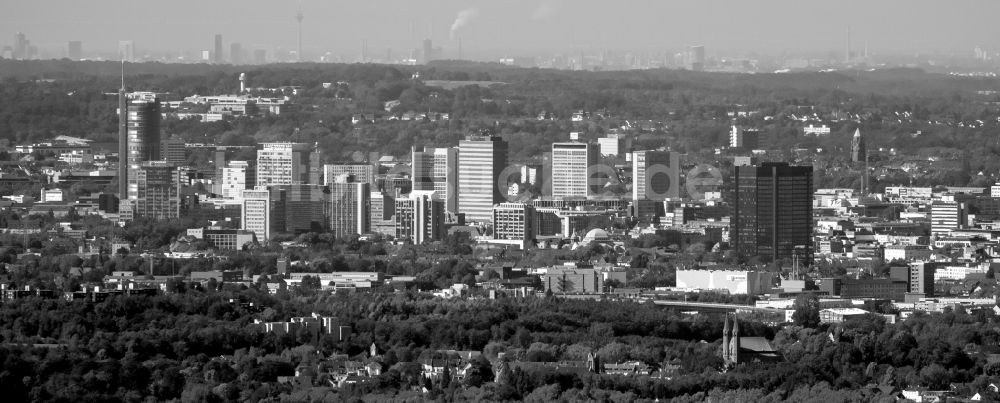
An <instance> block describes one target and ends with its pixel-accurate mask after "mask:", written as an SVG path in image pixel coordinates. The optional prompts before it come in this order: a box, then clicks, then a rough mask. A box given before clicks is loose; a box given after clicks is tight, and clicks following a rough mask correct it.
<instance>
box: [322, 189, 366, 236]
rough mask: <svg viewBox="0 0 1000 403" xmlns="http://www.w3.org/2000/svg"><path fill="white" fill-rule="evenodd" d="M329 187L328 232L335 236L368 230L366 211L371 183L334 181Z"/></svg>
mask: <svg viewBox="0 0 1000 403" xmlns="http://www.w3.org/2000/svg"><path fill="white" fill-rule="evenodd" d="M327 186H329V187H330V232H332V233H333V236H335V237H337V238H345V237H349V236H352V235H361V234H365V233H367V232H369V231H370V227H369V225H370V222H371V221H370V220H369V218H368V213H369V209H370V206H369V204H370V202H371V185H370V184H369V183H363V182H346V183H345V182H334V183H330V184H328V185H327Z"/></svg>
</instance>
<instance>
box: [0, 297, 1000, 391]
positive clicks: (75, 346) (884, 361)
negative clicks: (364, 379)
mask: <svg viewBox="0 0 1000 403" xmlns="http://www.w3.org/2000/svg"><path fill="white" fill-rule="evenodd" d="M232 301H238V302H239V303H234V302H232ZM250 302H252V303H253V304H254V305H253V306H255V307H257V308H258V309H257V310H255V311H248V310H247V308H246V306H248V304H247V303H250ZM311 312H317V313H321V314H324V315H332V316H335V317H337V318H339V319H340V320H341V321H342V322H343V323H349V324H350V325H351V326H352V328H353V330H352V335H351V337H350V338H349V339H348V340H346V341H336V340H335V339H334V338H333V337H332V335H324V336H321V337H320V338H319V339H316V338H314V337H313V336H312V335H310V334H309V333H308V332H305V333H299V334H287V335H284V336H280V337H276V336H275V335H274V334H271V333H263V332H260V331H259V330H257V329H256V328H255V327H254V326H253V325H252V321H253V319H255V318H256V319H262V320H282V319H285V318H288V317H291V316H304V315H308V314H310V313H311ZM0 323H6V324H9V326H4V327H3V328H2V329H0V343H2V344H0V362H3V368H2V371H0V388H2V390H3V391H4V393H5V396H7V397H8V398H10V399H13V400H15V401H27V400H31V401H69V400H72V401H79V400H85V401H98V400H115V401H142V400H149V399H153V400H169V399H182V400H184V401H205V400H211V401H233V400H253V401H261V400H270V401H276V400H278V399H292V400H301V399H303V398H304V397H305V395H296V393H306V392H303V391H301V390H293V389H292V388H291V387H290V386H289V385H280V384H276V383H275V382H274V381H275V379H276V377H277V376H285V375H291V374H292V373H293V372H294V371H295V369H296V368H300V367H301V366H302V365H306V366H313V365H315V364H319V363H321V361H322V360H323V358H322V357H328V356H331V355H333V354H346V355H348V356H351V357H354V356H363V355H365V353H366V351H367V349H368V348H369V346H370V345H371V344H372V343H374V344H375V345H376V346H378V348H379V349H380V351H382V353H381V357H380V361H379V363H380V365H382V366H383V367H384V369H385V371H384V372H383V373H382V375H380V376H379V377H378V379H377V381H376V382H373V383H366V384H364V385H358V386H357V387H351V388H346V389H341V390H337V391H332V390H327V392H325V393H327V395H326V398H328V399H336V400H346V399H348V398H352V397H361V396H366V399H367V400H369V401H370V400H372V399H375V400H377V399H379V396H381V398H383V399H404V398H407V397H409V398H414V399H419V400H422V399H426V398H428V397H430V398H432V399H443V400H477V401H478V400H522V399H523V400H541V399H543V398H546V396H548V397H547V398H548V399H557V398H561V399H568V400H578V399H599V400H613V401H633V400H637V399H643V400H646V399H649V400H651V399H661V400H662V399H669V398H673V399H676V400H675V401H701V400H704V399H706V398H709V397H711V398H719V399H721V398H724V397H726V396H728V398H729V399H735V400H738V401H749V400H755V401H782V400H786V399H790V400H797V399H798V398H801V397H804V396H809V397H810V398H812V399H815V398H817V397H818V396H825V398H827V399H832V400H830V401H860V400H864V401H891V400H892V399H893V397H892V396H891V395H890V394H887V393H886V392H884V391H883V390H882V389H879V388H878V387H877V386H886V387H888V389H886V390H889V391H892V390H899V389H902V388H907V387H910V388H913V387H926V388H930V389H933V390H941V389H948V388H957V389H958V390H959V391H964V392H970V393H969V395H971V394H972V393H975V392H979V391H986V390H987V389H986V385H987V384H988V383H989V382H991V381H992V380H993V379H995V376H997V375H1000V367H997V366H996V365H995V364H990V365H987V362H986V359H985V358H984V357H985V354H986V353H992V352H995V350H996V346H997V343H998V342H1000V333H998V332H997V326H996V325H997V322H996V319H995V318H994V317H992V315H989V314H981V313H980V314H968V313H965V312H949V313H945V314H937V315H918V316H916V317H914V318H911V319H909V320H907V321H905V322H902V323H900V324H895V325H891V324H887V323H885V321H884V320H882V319H881V318H879V317H875V316H872V317H869V318H865V319H855V320H851V321H849V322H847V323H844V324H842V325H822V326H819V327H802V326H798V325H787V326H784V327H780V328H774V327H768V326H764V325H762V324H758V323H753V322H745V323H743V327H742V334H743V335H751V336H753V335H757V336H765V337H768V338H773V340H774V342H773V343H774V345H775V346H776V347H777V348H778V349H779V350H780V351H781V353H782V354H783V355H784V358H785V362H783V363H779V364H761V363H757V364H747V365H741V366H738V367H736V368H734V369H732V370H730V371H728V372H723V373H720V372H719V369H720V368H722V360H721V359H720V358H719V350H720V347H719V339H720V337H721V332H722V324H721V321H719V320H718V319H712V318H709V317H705V316H697V317H684V316H676V315H675V314H672V313H669V312H668V311H666V310H663V309H662V308H659V307H655V306H651V305H642V304H636V303H632V302H611V301H603V302H601V301H572V300H561V299H553V298H529V299H527V300H514V299H501V300H482V299H480V300H460V301H441V300H435V299H431V298H430V297H429V296H424V295H420V294H416V293H412V292H402V293H396V294H382V293H376V294H363V293H354V294H347V293H338V294H335V295H322V294H320V293H317V292H315V291H310V290H309V289H299V290H297V291H295V292H287V291H282V292H280V293H279V294H277V295H269V294H267V293H266V292H262V291H258V290H256V289H255V288H253V287H251V288H245V287H240V288H234V287H233V286H222V287H221V289H219V290H216V289H206V290H195V289H189V290H181V292H179V293H174V294H168V295H161V296H156V297H115V298H111V299H109V300H107V301H105V302H100V303H86V302H81V301H76V302H69V301H61V300H42V299H36V298H28V299H23V300H18V301H13V302H9V303H5V304H3V305H0ZM813 325H814V324H813ZM440 349H460V350H475V351H482V352H483V357H484V359H485V360H486V361H492V362H507V363H508V365H511V368H513V370H512V371H510V372H509V373H507V374H506V375H505V376H504V377H503V378H501V379H495V378H494V371H495V369H494V368H495V366H494V365H492V364H490V363H488V362H483V363H482V365H483V368H482V376H481V377H480V378H477V379H476V380H472V381H469V382H468V383H467V384H462V385H450V386H445V387H440V386H434V387H432V390H431V391H430V393H432V394H431V395H430V396H428V395H423V394H421V393H416V394H414V392H411V391H410V389H411V388H410V386H412V385H420V384H421V383H420V382H421V381H420V380H419V379H420V378H419V370H418V369H416V368H414V366H413V364H412V363H413V362H416V361H418V360H419V359H421V358H423V357H428V356H429V355H431V354H433V352H434V351H437V350H440ZM589 353H595V354H596V355H597V356H599V357H600V358H601V359H602V360H603V361H605V362H622V361H626V360H638V361H641V362H646V363H650V364H653V365H654V366H657V367H659V366H662V365H668V364H669V365H676V366H678V368H679V369H678V372H677V373H678V375H677V376H675V377H674V378H673V379H671V380H666V379H653V378H648V377H646V378H643V377H621V376H612V375H600V374H586V373H582V374H581V373H576V372H560V371H558V370H556V371H553V370H551V368H550V367H546V366H537V365H535V366H533V365H530V363H544V362H557V361H573V360H581V359H585V357H586V356H587V354H589ZM497 365H500V364H497ZM414 371H417V372H414ZM296 396H298V397H296ZM989 396H994V397H996V396H995V395H989ZM748 399H749V400H748Z"/></svg>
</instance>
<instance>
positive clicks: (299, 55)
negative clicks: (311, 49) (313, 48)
mask: <svg viewBox="0 0 1000 403" xmlns="http://www.w3.org/2000/svg"><path fill="white" fill-rule="evenodd" d="M302 18H304V16H303V15H302V0H299V13H298V14H295V20H297V21H298V22H299V47H298V51H297V52H296V53H295V59H296V61H298V62H301V61H302Z"/></svg>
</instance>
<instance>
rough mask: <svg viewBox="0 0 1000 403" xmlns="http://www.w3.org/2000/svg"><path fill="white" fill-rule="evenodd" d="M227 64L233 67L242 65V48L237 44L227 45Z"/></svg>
mask: <svg viewBox="0 0 1000 403" xmlns="http://www.w3.org/2000/svg"><path fill="white" fill-rule="evenodd" d="M229 63H231V64H234V65H235V64H242V63H243V46H241V45H240V44H239V42H233V43H230V44H229Z"/></svg>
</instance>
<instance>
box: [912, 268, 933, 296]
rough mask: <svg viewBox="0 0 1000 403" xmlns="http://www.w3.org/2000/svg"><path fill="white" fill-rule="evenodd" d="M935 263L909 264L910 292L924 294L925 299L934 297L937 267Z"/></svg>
mask: <svg viewBox="0 0 1000 403" xmlns="http://www.w3.org/2000/svg"><path fill="white" fill-rule="evenodd" d="M938 264H940V263H933V262H916V263H910V264H909V266H910V267H909V279H908V280H909V282H910V285H909V287H908V288H909V292H911V293H916V294H924V296H925V297H933V296H934V272H936V271H937V265H938Z"/></svg>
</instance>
